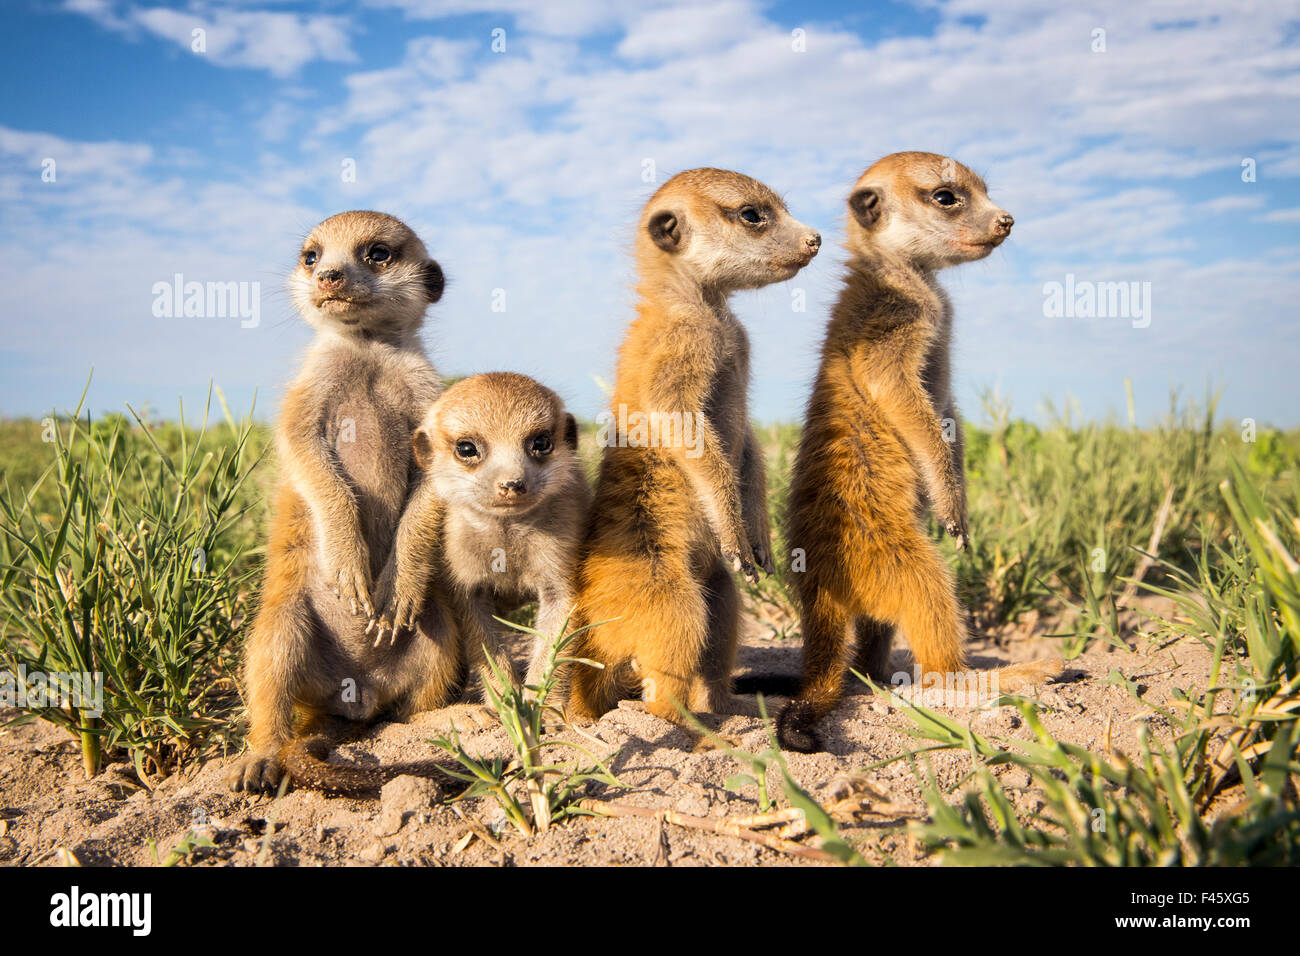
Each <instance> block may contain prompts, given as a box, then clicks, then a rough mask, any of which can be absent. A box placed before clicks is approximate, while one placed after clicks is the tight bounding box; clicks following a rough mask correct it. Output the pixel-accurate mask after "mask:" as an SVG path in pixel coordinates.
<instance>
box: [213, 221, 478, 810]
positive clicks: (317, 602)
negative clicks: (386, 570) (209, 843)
mask: <svg viewBox="0 0 1300 956" xmlns="http://www.w3.org/2000/svg"><path fill="white" fill-rule="evenodd" d="M289 287H290V291H291V294H292V298H293V301H294V304H295V305H296V306H297V307H298V310H299V312H300V313H301V315H302V317H303V318H304V319H305V320H306V321H307V323H308V324H309V325H311V326H312V327H313V328H314V329H316V332H317V335H316V339H315V341H314V342H313V343H312V345H311V347H310V349H309V351H308V353H307V356H306V360H305V361H304V363H303V366H302V369H301V370H300V372H299V374H298V376H297V378H296V379H295V380H294V381H293V383H292V384H291V385H290V387H289V390H288V393H287V395H286V396H285V400H284V404H283V407H282V410H281V414H280V417H279V420H278V422H277V424H276V430H275V435H276V448H277V453H278V458H279V463H280V468H281V478H280V483H279V487H278V489H277V492H276V499H275V505H274V509H273V516H272V521H271V536H270V541H269V543H268V545H267V559H266V572H265V579H264V582H263V586H262V593H261V606H260V609H259V610H258V613H257V617H256V620H255V621H254V623H253V627H252V631H251V634H250V635H249V638H248V642H247V644H246V646H245V651H244V672H243V676H244V683H245V689H246V695H247V705H248V719H249V729H248V739H249V745H250V750H249V752H248V753H247V754H245V755H244V757H243V758H242V759H240V760H239V761H238V762H237V763H236V764H235V765H234V766H233V768H232V772H231V775H230V784H231V786H232V787H233V788H234V789H249V790H261V789H267V788H271V787H274V786H275V785H276V784H277V783H278V782H279V780H280V778H281V776H282V774H283V773H284V771H285V769H286V768H287V769H288V770H289V771H290V776H291V777H292V778H293V779H295V780H296V781H297V782H299V783H304V784H307V785H329V783H328V780H329V779H334V780H335V782H336V783H338V784H339V786H338V788H339V789H342V788H345V787H351V786H353V785H354V784H367V785H368V784H371V783H374V782H376V780H377V778H376V777H375V775H374V774H373V773H371V772H370V771H366V773H363V774H362V775H361V777H356V778H350V779H344V777H345V776H346V775H343V776H339V777H336V778H328V777H327V775H324V772H323V771H322V769H321V767H320V766H317V764H319V756H320V748H319V747H318V746H316V745H315V744H314V745H313V746H311V747H306V746H303V745H302V744H303V735H304V734H307V733H314V732H317V731H320V730H323V729H327V728H329V730H328V732H329V733H334V732H335V730H334V729H333V728H337V727H338V726H340V722H348V721H350V722H368V721H372V720H374V719H375V718H377V717H378V716H380V715H381V714H385V713H391V714H393V715H394V716H402V715H404V714H408V713H411V712H414V711H418V710H429V709H433V708H435V707H439V706H441V705H443V704H444V703H446V702H447V701H448V700H449V699H451V697H452V696H454V693H455V691H456V689H457V687H458V685H459V681H460V679H461V678H460V675H461V671H462V659H461V653H460V647H459V642H458V639H457V633H456V629H455V625H454V621H453V619H452V617H451V615H450V613H449V609H448V607H447V602H446V598H445V595H443V594H441V593H440V591H439V590H438V589H437V588H436V587H432V588H431V589H430V594H429V595H427V599H426V600H425V601H424V612H423V613H422V615H421V616H420V617H419V619H418V620H417V621H415V627H414V629H413V630H412V631H410V632H408V633H407V634H406V635H405V637H404V639H403V640H401V641H397V642H393V643H391V644H390V645H389V646H384V647H375V646H373V642H372V641H371V640H370V639H369V638H368V637H367V635H366V634H365V629H366V620H365V618H364V617H363V616H359V615H358V613H357V612H358V611H367V612H370V611H371V609H372V603H371V594H370V592H371V583H372V581H373V579H374V575H375V573H376V572H377V571H378V570H379V568H380V567H382V565H383V563H384V561H385V560H386V559H387V557H388V554H389V551H390V550H391V548H392V544H393V538H394V533H395V531H396V529H397V526H398V519H399V517H400V516H401V514H402V510H403V507H404V505H405V503H406V500H407V495H408V491H409V488H410V486H411V482H412V478H413V476H414V474H415V462H414V459H413V456H412V454H411V451H410V435H411V432H412V430H413V429H414V428H415V427H416V425H418V423H419V421H420V417H421V416H422V415H423V414H424V411H425V410H426V409H427V408H428V407H429V405H430V404H431V403H432V402H433V401H434V399H436V398H437V396H438V394H439V391H440V389H441V381H440V379H439V378H438V375H437V373H436V372H435V371H434V369H433V366H432V365H431V364H430V363H429V361H428V359H427V358H425V356H424V353H423V350H422V348H421V346H420V343H419V338H418V331H419V328H420V326H421V324H422V323H423V321H424V313H425V311H426V310H427V308H428V307H429V305H430V303H433V302H436V301H438V299H439V298H440V297H441V295H442V289H443V275H442V269H441V268H440V267H439V266H438V263H437V262H435V261H434V260H433V259H431V258H429V255H428V253H427V252H426V250H425V247H424V245H423V243H421V242H420V240H419V238H418V237H417V236H416V235H415V234H414V233H413V232H412V231H411V230H410V229H409V228H407V226H406V225H405V224H404V223H402V222H401V221H400V220H398V219H395V218H393V217H392V216H387V215H384V214H382V213H376V212H345V213H340V214H339V215H336V216H332V217H330V218H329V219H326V220H325V221H324V222H322V223H320V224H319V225H318V226H316V228H314V229H313V230H312V231H311V234H310V235H308V237H307V238H306V240H305V241H304V242H303V245H302V249H301V251H300V253H299V255H298V262H297V266H296V268H295V269H294V271H293V273H292V274H291V276H290V280H289ZM295 719H296V720H297V726H296V727H295ZM316 743H319V741H316ZM295 768H296V769H295ZM340 773H342V771H340ZM367 774H369V776H367ZM363 778H364V779H363Z"/></svg>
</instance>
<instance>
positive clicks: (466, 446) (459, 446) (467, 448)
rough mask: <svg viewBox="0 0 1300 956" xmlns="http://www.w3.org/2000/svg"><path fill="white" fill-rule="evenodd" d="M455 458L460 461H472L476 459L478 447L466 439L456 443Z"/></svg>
mask: <svg viewBox="0 0 1300 956" xmlns="http://www.w3.org/2000/svg"><path fill="white" fill-rule="evenodd" d="M456 457H457V458H459V459H460V460H461V461H473V460H474V459H475V458H477V457H478V445H476V444H474V443H473V442H472V441H470V440H469V439H467V438H462V439H461V440H460V441H458V442H456Z"/></svg>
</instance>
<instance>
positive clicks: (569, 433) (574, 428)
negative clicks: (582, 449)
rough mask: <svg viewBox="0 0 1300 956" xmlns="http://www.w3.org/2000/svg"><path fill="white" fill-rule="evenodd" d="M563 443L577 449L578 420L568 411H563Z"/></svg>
mask: <svg viewBox="0 0 1300 956" xmlns="http://www.w3.org/2000/svg"><path fill="white" fill-rule="evenodd" d="M564 443H565V444H566V445H568V446H569V447H570V448H572V449H573V450H574V451H577V450H578V420H577V419H576V418H574V417H573V416H572V415H571V414H569V413H568V412H565V413H564Z"/></svg>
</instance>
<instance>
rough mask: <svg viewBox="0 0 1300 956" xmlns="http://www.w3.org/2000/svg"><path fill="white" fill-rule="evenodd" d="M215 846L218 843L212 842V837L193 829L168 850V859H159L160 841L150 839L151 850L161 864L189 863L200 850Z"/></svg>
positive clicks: (154, 857)
mask: <svg viewBox="0 0 1300 956" xmlns="http://www.w3.org/2000/svg"><path fill="white" fill-rule="evenodd" d="M215 846H216V844H215V843H213V842H212V838H211V837H209V836H207V835H205V834H200V833H195V832H194V831H193V830H191V831H190V832H188V833H186V834H185V836H183V837H181V842H180V843H178V844H176V845H175V846H174V847H172V848H171V849H170V850H168V851H167V857H166V859H159V857H158V842H157V841H156V840H150V841H149V852H150V854H152V855H153V861H154V863H156V864H158V865H159V866H164V867H170V866H175V865H176V864H177V863H181V862H185V863H189V862H190V861H191V860H194V859H196V858H197V855H198V851H199V850H210V849H212V848H213V847H215Z"/></svg>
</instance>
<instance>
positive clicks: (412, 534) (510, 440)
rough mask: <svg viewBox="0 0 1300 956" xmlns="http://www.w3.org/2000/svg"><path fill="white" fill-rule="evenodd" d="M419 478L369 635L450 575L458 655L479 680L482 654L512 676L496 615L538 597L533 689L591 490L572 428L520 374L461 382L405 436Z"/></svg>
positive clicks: (558, 616)
mask: <svg viewBox="0 0 1300 956" xmlns="http://www.w3.org/2000/svg"><path fill="white" fill-rule="evenodd" d="M412 445H413V448H414V451H415V460H416V462H417V463H418V464H419V466H420V468H421V469H423V470H424V480H423V481H422V482H421V483H420V485H419V487H418V489H417V490H416V491H415V492H414V493H413V495H412V498H411V502H410V504H409V505H408V506H407V509H406V513H405V514H404V515H403V517H402V522H401V525H400V527H399V529H398V533H397V546H396V547H395V548H394V551H393V559H392V564H393V566H394V567H392V568H389V569H386V570H385V577H387V576H389V575H392V577H393V581H394V583H393V588H392V597H391V599H390V600H389V602H388V610H387V612H386V613H385V615H384V617H383V618H381V619H380V621H379V622H378V632H379V633H378V637H381V638H382V636H383V635H384V634H391V633H393V630H394V628H401V627H403V626H409V624H410V623H411V622H412V621H413V620H414V619H415V615H416V614H417V613H418V610H419V607H420V602H421V600H422V599H423V596H424V595H425V594H426V592H427V590H428V583H427V582H428V580H429V577H430V576H431V575H433V574H436V573H441V574H442V575H443V576H444V577H445V578H446V580H447V581H448V582H449V585H450V588H451V592H452V595H453V600H454V602H455V605H456V608H457V610H458V619H459V623H460V627H461V632H462V634H463V637H464V641H465V651H466V654H467V659H468V660H470V661H472V662H473V663H474V665H476V667H475V669H477V670H479V672H480V675H481V676H482V678H483V679H484V680H487V679H488V678H489V676H490V675H489V674H488V673H487V671H486V670H485V668H484V665H485V664H486V661H485V660H484V651H485V649H486V652H487V654H488V655H489V656H490V657H491V658H492V660H493V662H494V663H495V664H496V665H497V666H498V667H499V668H501V669H502V673H505V674H512V665H511V663H510V659H509V657H508V655H507V654H506V643H507V642H506V641H505V640H503V638H504V637H505V632H506V631H507V628H505V627H504V625H502V624H500V623H498V622H497V621H496V620H494V617H495V616H497V615H502V614H505V613H507V612H509V611H511V610H514V609H516V608H518V607H519V606H521V605H522V604H524V603H525V602H528V601H536V602H537V622H536V627H535V628H534V630H536V631H537V632H539V633H538V636H537V637H536V638H535V639H534V642H533V648H532V655H531V660H530V662H529V665H528V672H527V675H526V677H525V684H526V685H528V686H531V687H535V686H537V685H538V684H539V683H540V682H541V680H542V675H543V672H544V670H545V668H546V665H547V663H548V660H549V658H550V654H551V648H552V646H553V643H554V641H555V640H556V638H558V637H559V636H560V632H561V630H563V628H564V625H565V622H566V621H567V619H568V616H569V614H570V612H571V611H572V609H573V569H574V564H575V557H576V554H577V550H578V545H579V543H580V541H581V538H582V532H583V527H584V523H585V521H586V517H587V510H588V508H589V505H590V498H591V492H590V490H589V489H588V487H587V479H586V478H585V477H584V475H583V473H582V463H581V462H580V461H579V459H578V426H577V422H576V421H575V420H574V418H573V416H572V415H570V414H568V413H567V412H566V411H565V410H564V405H563V403H562V402H561V401H560V398H559V396H557V395H556V394H555V393H554V392H553V391H551V390H550V389H549V388H546V387H545V386H543V385H540V384H538V383H537V382H535V381H533V380H532V379H531V378H528V377H527V376H525V375H516V374H514V373H512V372H491V373H488V374H484V375H474V376H471V377H469V378H466V379H462V380H461V381H459V382H457V383H456V384H454V385H452V386H451V387H450V388H448V389H447V391H446V392H444V393H443V395H442V397H441V398H439V399H438V401H437V402H435V403H434V404H433V406H432V407H431V408H430V409H429V411H428V414H427V415H425V417H424V420H423V422H422V423H421V425H420V428H419V430H417V431H416V433H415V437H414V439H413V441H412Z"/></svg>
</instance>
